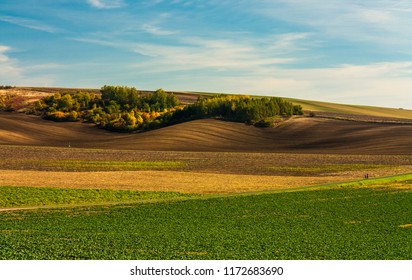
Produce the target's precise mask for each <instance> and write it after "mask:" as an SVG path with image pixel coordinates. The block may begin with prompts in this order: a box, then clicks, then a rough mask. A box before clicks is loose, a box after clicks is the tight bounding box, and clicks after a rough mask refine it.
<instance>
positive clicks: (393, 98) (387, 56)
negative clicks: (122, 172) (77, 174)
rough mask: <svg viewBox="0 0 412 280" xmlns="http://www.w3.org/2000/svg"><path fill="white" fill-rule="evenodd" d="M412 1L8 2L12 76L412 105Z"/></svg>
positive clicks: (6, 42)
mask: <svg viewBox="0 0 412 280" xmlns="http://www.w3.org/2000/svg"><path fill="white" fill-rule="evenodd" d="M411 26H412V0H407V1H402V0H328V1H323V0H304V1H303V0H299V1H298V0H254V1H245V0H237V1H235V0H233V1H232V0H209V1H208V0H198V1H195V0H171V1H165V0H151V1H148V0H142V1H132V0H37V1H36V0H19V1H15V0H1V2H0V85H15V86H54V87H71V88H100V87H101V86H103V85H124V86H131V87H136V88H137V89H142V90H143V89H145V90H155V89H158V88H163V89H165V90H176V91H177V90H180V91H202V92H222V93H240V94H249V95H268V96H282V97H294V98H301V99H308V100H320V101H329V102H337V103H345V104H361V105H372V106H383V107H393V108H405V109H412V36H411V35H412V33H411V31H410V27H411Z"/></svg>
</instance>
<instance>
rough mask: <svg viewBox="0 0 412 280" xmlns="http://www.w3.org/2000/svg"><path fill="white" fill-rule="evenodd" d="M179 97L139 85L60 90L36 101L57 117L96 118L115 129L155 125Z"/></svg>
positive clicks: (43, 111)
mask: <svg viewBox="0 0 412 280" xmlns="http://www.w3.org/2000/svg"><path fill="white" fill-rule="evenodd" d="M177 106H179V99H178V98H177V97H176V96H175V95H173V94H167V93H166V92H165V91H164V90H162V89H158V90H157V91H155V92H153V93H142V92H140V91H138V90H137V89H136V88H129V87H122V86H104V87H102V89H101V94H96V93H91V92H78V93H65V94H60V93H57V94H55V95H53V96H49V97H45V98H43V99H41V100H38V101H36V102H35V104H34V111H35V112H37V113H38V114H41V115H42V116H43V118H45V119H50V120H54V121H78V120H83V121H86V122H92V123H95V124H97V125H98V126H100V127H102V128H105V129H109V130H114V131H134V130H143V129H147V128H154V127H156V126H158V125H160V122H159V121H158V120H157V118H158V117H159V116H161V115H162V114H165V113H168V112H170V111H174V110H176V108H177Z"/></svg>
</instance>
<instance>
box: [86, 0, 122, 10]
mask: <svg viewBox="0 0 412 280" xmlns="http://www.w3.org/2000/svg"><path fill="white" fill-rule="evenodd" d="M87 2H88V3H89V5H91V6H92V7H94V8H98V9H116V8H121V7H123V6H125V3H124V2H123V0H87Z"/></svg>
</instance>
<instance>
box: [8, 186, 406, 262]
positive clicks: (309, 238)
mask: <svg viewBox="0 0 412 280" xmlns="http://www.w3.org/2000/svg"><path fill="white" fill-rule="evenodd" d="M408 180H410V178H409V179H408ZM404 181H406V180H404ZM404 181H402V180H398V181H397V182H396V184H397V187H396V188H391V184H392V183H391V182H390V181H389V179H387V180H386V181H385V180H381V181H380V182H378V183H379V185H377V187H374V185H373V184H372V183H370V186H369V187H362V188H359V187H354V188H353V187H349V186H346V187H344V188H343V187H342V188H337V189H324V190H317V191H299V192H290V193H272V194H261V195H243V196H227V197H223V196H222V197H217V198H202V199H190V200H185V201H178V202H173V203H172V202H170V201H169V202H164V203H155V204H130V205H117V206H104V207H103V206H100V207H83V208H66V209H60V210H59V209H43V210H37V211H18V212H4V213H0V246H1V248H2V249H1V250H0V259H406V260H409V259H411V258H412V239H411V234H412V227H410V226H408V225H410V224H412V220H411V212H412V208H411V205H412V191H411V189H410V184H409V183H407V182H404ZM401 184H403V185H404V187H403V188H401V186H400V185H401ZM398 187H399V188H398Z"/></svg>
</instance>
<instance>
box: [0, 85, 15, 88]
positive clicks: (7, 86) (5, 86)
mask: <svg viewBox="0 0 412 280" xmlns="http://www.w3.org/2000/svg"><path fill="white" fill-rule="evenodd" d="M11 88H14V87H13V86H9V85H1V86H0V89H11Z"/></svg>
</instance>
